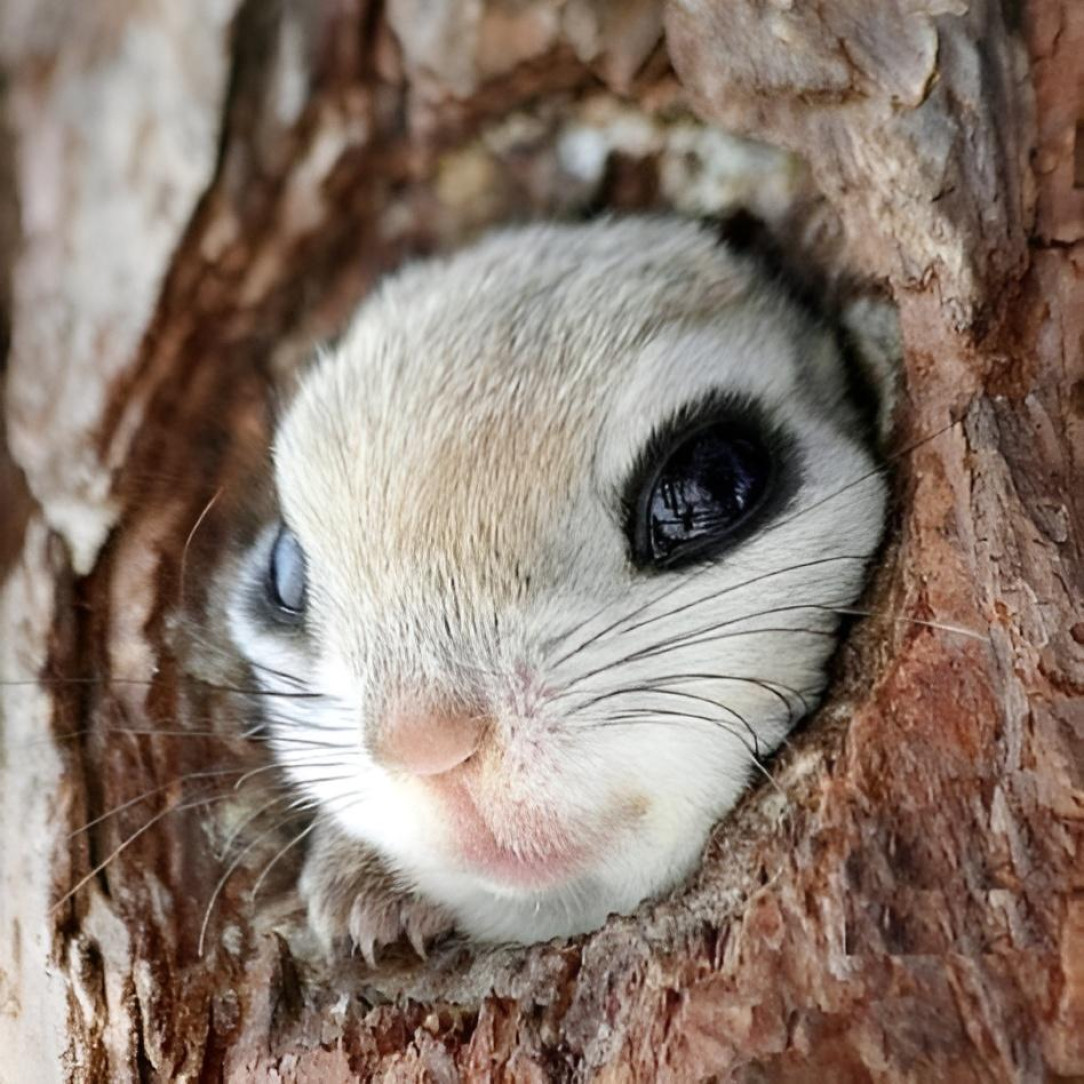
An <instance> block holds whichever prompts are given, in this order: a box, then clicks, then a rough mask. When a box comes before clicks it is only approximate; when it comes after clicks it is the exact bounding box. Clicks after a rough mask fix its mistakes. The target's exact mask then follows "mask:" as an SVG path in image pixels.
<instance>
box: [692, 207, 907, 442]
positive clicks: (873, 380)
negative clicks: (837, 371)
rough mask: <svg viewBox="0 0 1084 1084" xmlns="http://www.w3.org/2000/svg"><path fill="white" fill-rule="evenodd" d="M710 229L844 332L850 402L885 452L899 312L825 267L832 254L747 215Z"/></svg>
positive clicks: (897, 369)
mask: <svg viewBox="0 0 1084 1084" xmlns="http://www.w3.org/2000/svg"><path fill="white" fill-rule="evenodd" d="M705 225H706V226H707V228H709V229H711V230H712V231H713V232H714V233H715V235H716V237H717V238H718V239H719V242H720V244H724V245H726V246H727V247H728V248H731V249H733V250H734V251H735V252H739V253H742V254H744V255H747V256H749V257H750V258H752V259H753V260H755V261H756V263H757V264H759V265H760V267H761V270H762V271H763V272H765V273H766V274H767V276H768V277H769V279H771V280H772V281H774V282H776V283H778V284H779V285H780V286H781V287H782V288H783V289H784V290H785V291H786V293H787V295H788V296H789V297H791V298H792V299H793V300H794V301H796V302H797V303H798V304H799V305H801V306H802V308H804V309H805V311H806V312H807V313H809V315H810V316H811V317H812V318H813V319H814V320H816V321H818V322H821V323H827V324H829V325H831V326H832V327H834V328H835V329H836V331H837V338H838V341H839V347H840V349H841V351H842V353H843V359H844V363H845V365H846V368H847V382H848V384H849V386H850V393H851V395H850V397H851V399H852V401H853V403H854V406H855V408H856V409H857V410H858V412H859V414H860V415H861V417H862V418H863V420H864V421H865V423H866V425H867V426H868V427H869V429H870V432H871V435H872V437H873V439H874V440H875V442H876V443H877V445H878V446H883V445H884V444H885V443H886V442H887V440H888V436H889V433H890V431H891V429H892V420H893V418H894V416H895V410H896V404H897V402H898V401H899V387H900V373H901V369H902V364H903V347H902V340H901V336H900V327H899V316H898V313H897V311H896V307H895V305H893V304H892V302H891V301H890V300H888V299H887V298H886V297H884V296H883V295H880V294H877V293H874V292H872V291H871V290H870V289H869V288H868V287H864V286H863V285H862V284H861V283H859V282H858V281H857V280H855V279H854V278H853V276H851V275H850V274H849V273H848V271H847V270H846V269H845V268H840V267H835V266H825V265H824V264H825V253H824V252H821V253H819V256H820V258H819V259H818V252H816V251H811V250H810V249H809V248H808V246H804V245H802V244H801V243H794V244H792V243H788V242H789V237H784V236H782V235H781V234H780V232H779V230H778V228H773V227H772V226H770V225H769V224H768V223H766V222H764V221H763V220H762V219H759V218H757V217H756V216H755V215H753V214H751V213H750V212H749V211H747V210H745V209H744V208H740V209H738V210H736V211H734V212H732V213H731V214H729V215H726V216H725V217H722V218H716V219H710V220H708V221H707V222H706V223H705ZM795 225H796V224H795Z"/></svg>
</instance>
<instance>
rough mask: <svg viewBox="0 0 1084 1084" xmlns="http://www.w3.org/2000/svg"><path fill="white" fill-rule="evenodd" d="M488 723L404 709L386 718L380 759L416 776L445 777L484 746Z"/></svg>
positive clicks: (453, 713)
mask: <svg viewBox="0 0 1084 1084" xmlns="http://www.w3.org/2000/svg"><path fill="white" fill-rule="evenodd" d="M486 725H487V720H486V718H485V716H482V715H472V714H470V713H469V712H466V711H449V710H446V709H443V710H442V709H434V708H421V707H416V706H409V707H408V706H403V707H396V708H393V709H392V710H391V711H389V712H388V714H387V715H386V716H385V719H384V724H383V726H382V727H381V732H380V735H379V737H378V739H377V742H376V750H375V751H376V755H377V758H378V759H379V760H380V761H381V762H382V763H383V764H385V765H386V766H387V767H389V768H399V769H401V770H403V771H407V772H410V773H411V774H412V775H441V774H443V773H444V772H450V771H451V770H452V769H453V768H457V767H458V766H459V765H460V764H462V763H464V762H465V761H467V760H469V759H470V758H471V757H472V756H473V755H474V753H475V752H477V750H478V747H479V746H480V745H481V744H482V738H483V736H484V734H485V730H486Z"/></svg>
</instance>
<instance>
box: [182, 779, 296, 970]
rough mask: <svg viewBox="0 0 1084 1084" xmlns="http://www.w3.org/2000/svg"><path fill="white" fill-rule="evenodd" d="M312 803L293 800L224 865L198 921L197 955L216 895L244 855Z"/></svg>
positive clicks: (261, 812) (201, 949)
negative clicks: (284, 810)
mask: <svg viewBox="0 0 1084 1084" xmlns="http://www.w3.org/2000/svg"><path fill="white" fill-rule="evenodd" d="M282 801H283V799H277V800H276V801H274V802H269V803H268V804H267V805H265V806H263V807H262V808H261V809H260V810H258V812H257V814H256V816H260V815H262V814H263V813H266V812H267V811H268V810H269V809H271V808H273V807H274V806H275V805H278V804H280V803H281V802H282ZM312 804H313V803H312V801H311V800H309V799H303V800H295V801H294V802H293V803H291V812H290V814H289V815H287V816H286V817H283V818H282V819H281V820H278V821H276V822H275V823H274V824H273V825H271V827H270V828H268V829H266V830H265V831H263V832H261V833H260V834H259V835H258V836H256V837H255V839H252V840H250V841H249V842H248V843H247V844H246V845H245V847H244V848H243V849H242V850H241V851H240V852H239V853H238V855H237V857H236V858H234V859H233V861H232V862H230V864H229V865H228V866H227V867H226V870H225V872H224V873H223V874H222V876H221V877H220V878H219V879H218V881H217V882H216V883H215V887H214V889H213V891H212V892H211V898H210V899H209V900H208V901H207V906H206V907H205V908H204V911H203V921H202V922H201V923H200V928H199V940H198V942H197V947H196V955H197V956H199V957H200V958H201V959H202V957H203V946H204V944H205V942H206V937H207V926H208V924H209V923H210V921H211V913H212V912H213V911H214V906H215V904H216V903H217V902H218V897H219V896H220V895H221V894H222V890H223V889H224V888H225V887H226V885H227V883H228V882H229V880H230V878H231V877H232V876H233V875H234V873H236V871H237V868H238V867H239V866H240V865H241V863H242V862H243V861H244V860H245V855H247V854H248V853H250V852H251V851H252V850H253V848H255V847H257V846H259V844H261V843H262V842H263V841H264V840H265V839H267V837H268V836H270V835H273V834H274V833H275V832H277V831H279V829H281V828H282V827H283V826H284V825H287V824H289V823H290V821H292V820H293V819H294V818H295V817H297V816H299V815H300V813H303V812H304V811H305V809H306V808H307V807H308V806H311V805H312ZM256 816H254V817H252V818H250V819H249V820H248V821H247V822H246V824H251V823H252V821H253V820H255V819H256ZM234 838H236V837H234Z"/></svg>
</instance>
